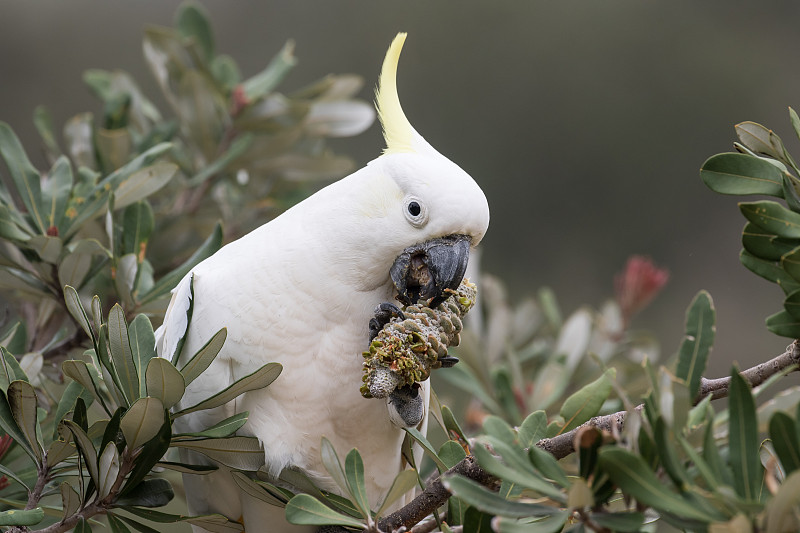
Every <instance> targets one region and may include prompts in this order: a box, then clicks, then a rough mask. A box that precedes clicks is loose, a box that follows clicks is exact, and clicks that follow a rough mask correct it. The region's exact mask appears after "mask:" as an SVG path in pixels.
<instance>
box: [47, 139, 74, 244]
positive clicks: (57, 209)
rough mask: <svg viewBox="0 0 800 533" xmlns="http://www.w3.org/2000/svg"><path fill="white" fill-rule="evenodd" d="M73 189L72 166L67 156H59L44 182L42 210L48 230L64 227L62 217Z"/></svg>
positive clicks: (59, 229)
mask: <svg viewBox="0 0 800 533" xmlns="http://www.w3.org/2000/svg"><path fill="white" fill-rule="evenodd" d="M71 191H72V167H71V166H70V164H69V159H67V157H66V156H63V155H62V156H61V157H59V158H58V159H57V160H56V162H55V163H54V164H53V168H51V169H50V172H49V173H48V176H47V179H46V180H44V181H43V182H42V211H43V214H44V216H45V224H46V225H47V229H48V231H50V230H51V228H55V229H56V230H58V232H59V234H60V231H61V230H62V228H63V225H62V218H63V217H64V211H66V209H67V201H68V200H69V195H70V192H71Z"/></svg>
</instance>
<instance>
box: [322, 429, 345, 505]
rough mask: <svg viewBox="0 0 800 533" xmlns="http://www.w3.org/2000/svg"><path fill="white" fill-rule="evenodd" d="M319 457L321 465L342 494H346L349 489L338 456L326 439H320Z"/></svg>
mask: <svg viewBox="0 0 800 533" xmlns="http://www.w3.org/2000/svg"><path fill="white" fill-rule="evenodd" d="M320 456H321V457H322V465H323V466H324V467H325V470H327V471H328V473H329V474H330V475H331V478H333V481H334V482H335V483H336V485H337V486H338V487H339V488H340V489H341V490H342V491H343V492H347V491H348V490H349V489H348V485H347V477H345V475H344V468H342V462H341V461H340V460H339V455H338V454H337V453H336V449H335V448H334V447H333V444H331V441H329V440H328V439H327V438H326V437H322V441H321V445H320Z"/></svg>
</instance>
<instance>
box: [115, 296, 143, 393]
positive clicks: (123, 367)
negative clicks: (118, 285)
mask: <svg viewBox="0 0 800 533" xmlns="http://www.w3.org/2000/svg"><path fill="white" fill-rule="evenodd" d="M108 344H109V347H110V348H111V360H112V361H113V364H114V370H115V371H116V373H117V376H118V377H119V382H120V386H121V387H122V394H123V395H125V399H126V400H127V402H128V405H131V404H133V402H134V401H135V400H136V398H138V397H139V376H138V375H137V374H136V364H135V363H134V361H133V352H132V351H131V343H130V340H129V339H128V325H127V323H126V322H125V311H123V310H122V307H121V306H120V305H119V304H115V305H114V307H112V308H111V311H110V312H109V313H108Z"/></svg>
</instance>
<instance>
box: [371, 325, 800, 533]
mask: <svg viewBox="0 0 800 533" xmlns="http://www.w3.org/2000/svg"><path fill="white" fill-rule="evenodd" d="M798 364H800V340H795V341H794V342H793V343H792V344H790V345H789V346H788V347H787V348H786V351H785V352H784V353H782V354H781V355H779V356H777V357H775V358H773V359H771V360H769V361H767V362H766V363H761V364H760V365H757V366H754V367H752V368H748V369H747V370H744V371H742V372H740V375H741V376H742V377H743V378H745V380H747V382H748V383H750V386H751V387H756V386H758V385H761V384H762V383H764V382H765V381H767V380H768V379H769V378H771V377H772V376H774V375H776V374H779V373H781V372H784V371H786V370H787V369H791V367H793V366H797V365H798ZM795 370H797V369H796V368H795V369H792V370H791V371H795ZM730 382H731V378H730V376H729V377H725V378H719V379H706V378H701V380H700V392H699V394H698V395H697V398H695V401H694V403H695V404H697V403H699V402H700V401H701V400H702V399H703V398H705V397H706V396H711V397H712V399H717V398H725V397H726V396H728V389H729V387H730ZM635 409H636V410H637V411H640V410H642V409H643V405H638V406H637V407H636V408H635ZM626 414H627V412H626V411H620V412H617V413H613V414H610V415H605V416H596V417H594V418H592V419H591V420H589V421H588V422H586V423H584V424H582V425H580V426H578V427H577V428H575V429H573V430H572V431H568V432H566V433H564V434H563V435H558V436H557V437H553V438H549V439H542V440H540V441H539V442H537V443H536V446H538V447H539V448H541V449H543V450H545V451H547V452H549V453H550V454H551V455H553V456H554V457H555V458H556V459H561V458H564V457H567V456H568V455H570V454H572V453H573V452H574V451H575V437H576V435H577V434H578V432H580V431H581V430H582V429H584V428H587V427H596V428H598V429H601V430H605V431H611V430H612V429H613V428H616V429H617V430H618V431H621V430H622V428H623V427H624V426H625V416H626ZM455 474H457V475H461V476H464V477H466V478H469V479H471V480H473V481H476V482H478V483H480V484H482V485H484V486H487V487H493V486H494V485H496V484H497V481H498V480H497V478H496V477H494V476H492V475H491V474H489V473H488V472H486V471H485V470H483V469H482V468H481V467H480V466H479V465H478V463H477V462H476V461H475V458H474V457H473V456H472V455H468V456H467V457H466V458H464V460H462V461H461V462H460V463H458V464H457V465H455V466H454V467H453V468H451V469H450V470H448V471H447V472H445V473H444V474H443V475H446V476H447V475H455ZM449 498H450V493H449V492H448V491H447V489H446V488H444V485H442V481H441V476H439V477H437V478H435V479H434V480H433V481H432V482H431V483H430V484H429V485H428V486H427V488H426V489H425V490H424V491H422V493H420V494H419V495H418V496H417V497H416V498H414V499H413V500H412V501H411V503H409V504H408V505H406V506H405V507H403V508H402V509H399V510H398V511H396V512H394V513H392V514H390V515H389V516H387V517H385V518H383V519H381V520H380V521H379V522H378V528H379V529H380V530H381V531H386V532H393V531H397V530H399V529H400V528H401V527H403V528H406V529H409V528H411V527H412V526H414V525H415V524H417V523H419V522H420V521H421V520H422V519H424V518H425V517H426V516H428V515H429V514H430V513H432V512H433V511H434V510H436V509H437V508H439V507H440V506H442V505H444V503H445V502H447V500H448V499H449Z"/></svg>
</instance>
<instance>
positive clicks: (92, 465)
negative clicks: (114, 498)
mask: <svg viewBox="0 0 800 533" xmlns="http://www.w3.org/2000/svg"><path fill="white" fill-rule="evenodd" d="M62 423H63V424H64V425H65V426H66V427H67V428H68V429H69V430H70V432H72V436H73V437H74V439H75V443H76V444H77V445H78V449H79V450H80V452H81V455H82V456H83V459H84V464H85V465H86V470H88V471H89V476H91V478H92V481H94V484H95V486H97V484H98V483H99V477H98V473H97V450H95V448H94V445H93V444H92V440H91V439H90V438H89V436H88V435H87V434H86V432H85V431H84V430H83V429H81V427H80V426H79V425H78V424H76V423H75V422H73V421H72V420H64V421H63V422H62Z"/></svg>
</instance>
